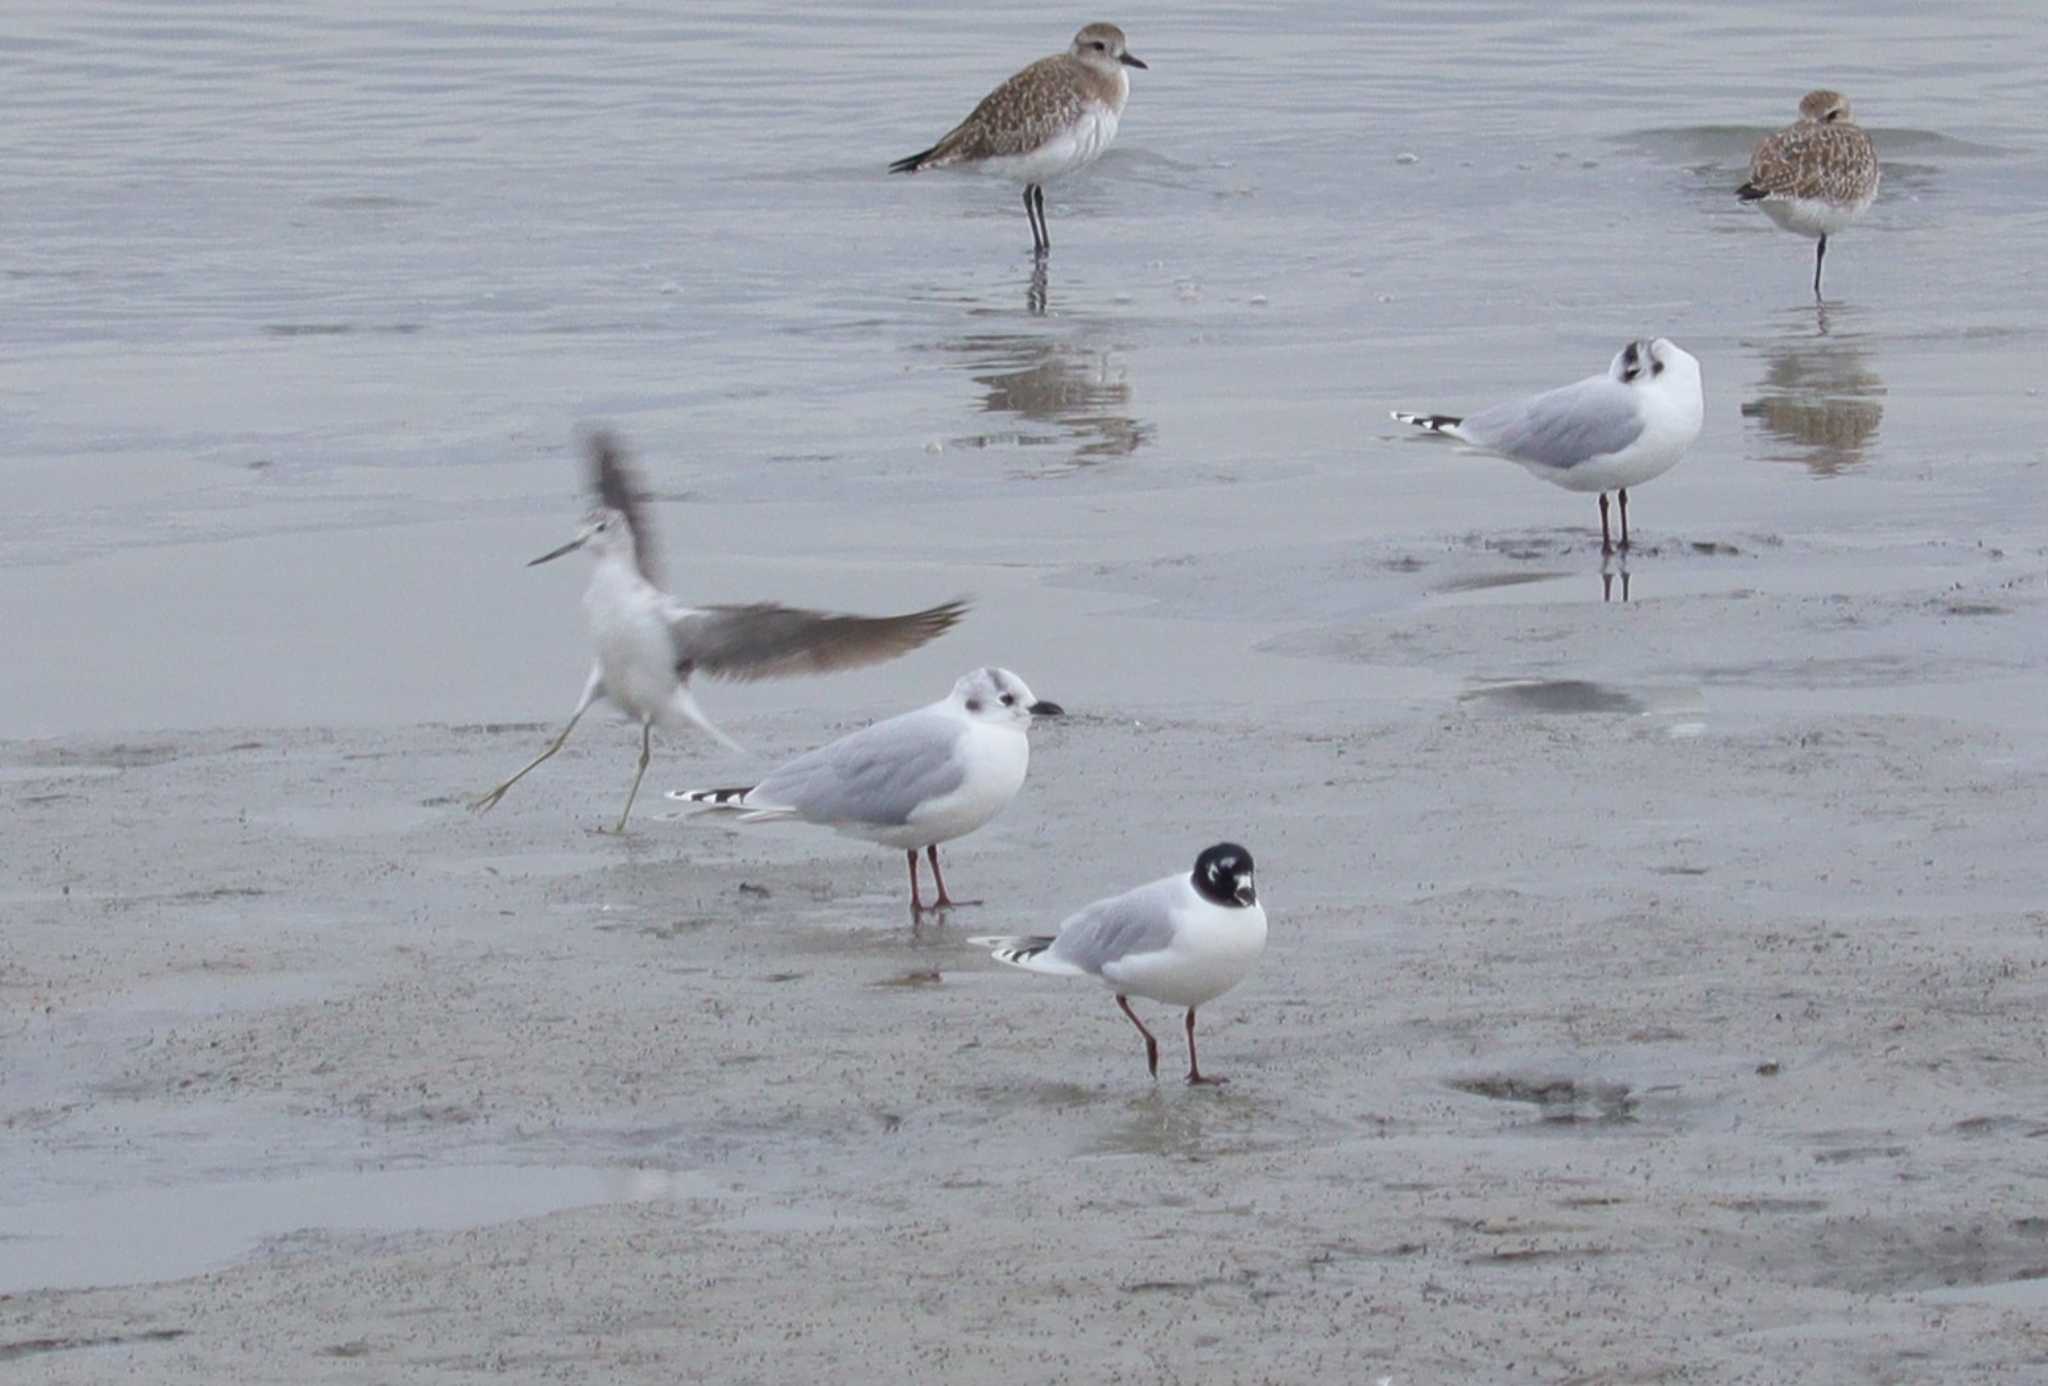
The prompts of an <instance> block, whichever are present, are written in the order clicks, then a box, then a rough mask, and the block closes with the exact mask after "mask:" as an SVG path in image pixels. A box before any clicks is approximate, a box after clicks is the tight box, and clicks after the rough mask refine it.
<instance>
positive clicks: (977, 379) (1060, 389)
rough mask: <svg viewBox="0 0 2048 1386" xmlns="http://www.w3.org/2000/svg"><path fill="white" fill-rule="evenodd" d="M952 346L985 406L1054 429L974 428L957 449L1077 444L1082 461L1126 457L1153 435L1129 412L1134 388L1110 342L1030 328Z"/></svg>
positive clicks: (957, 440)
mask: <svg viewBox="0 0 2048 1386" xmlns="http://www.w3.org/2000/svg"><path fill="white" fill-rule="evenodd" d="M948 349H949V350H952V351H954V352H957V353H959V354H960V355H961V356H963V357H965V358H966V360H967V363H968V368H969V369H970V370H972V371H973V372H974V383H975V384H977V385H980V386H982V387H984V390H985V393H984V394H983V396H982V402H981V408H982V412H984V413H988V414H1014V415H1016V416H1017V417H1018V418H1019V419H1022V420H1028V421H1030V422H1032V423H1037V424H1050V425H1053V426H1054V427H1053V428H1052V429H1050V430H1043V429H1041V430H1033V429H1029V428H1024V427H1020V428H1018V429H1017V430H1016V431H1014V432H1009V433H997V432H991V433H980V434H971V435H968V436H966V437H962V438H955V439H953V440H951V442H952V446H955V447H993V446H998V445H1001V444H1006V443H1014V444H1017V445H1019V446H1023V447H1042V446H1045V445H1047V444H1059V443H1072V444H1073V445H1074V452H1073V460H1074V461H1075V462H1076V463H1084V464H1085V463H1088V462H1094V461H1099V460H1101V459H1103V458H1107V457H1128V456H1129V455H1130V454H1132V453H1134V452H1136V451H1137V450H1138V449H1139V448H1141V447H1143V446H1144V445H1145V444H1146V443H1148V442H1150V441H1151V438H1152V428H1153V426H1152V425H1151V424H1149V423H1146V422H1144V421H1142V420H1139V419H1134V418H1132V417H1131V416H1130V414H1129V413H1128V412H1127V411H1128V410H1129V407H1130V403H1131V386H1130V382H1129V381H1128V380H1127V379H1126V378H1125V375H1124V368H1123V366H1122V365H1121V364H1119V363H1118V362H1116V361H1115V360H1114V359H1112V357H1111V354H1110V352H1109V351H1108V350H1107V349H1106V348H1098V347H1093V346H1088V345H1086V344H1083V343H1079V342H1068V341H1061V340H1058V339H1056V338H1049V337H1044V336H1040V335H1036V334H1028V333H1015V334H1006V333H987V334H982V335H978V336H973V337H966V338H962V339H961V340H959V341H957V342H954V343H951V344H949V348H948Z"/></svg>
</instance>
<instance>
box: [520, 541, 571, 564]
mask: <svg viewBox="0 0 2048 1386" xmlns="http://www.w3.org/2000/svg"><path fill="white" fill-rule="evenodd" d="M582 547H583V536H581V535H578V536H577V537H576V538H574V539H571V540H570V541H569V542H568V543H566V544H564V545H562V547H560V548H559V549H549V550H548V551H547V552H546V553H544V554H542V555H541V556H540V557H539V558H535V559H531V560H529V561H528V563H527V565H526V566H527V567H529V568H537V567H539V566H540V565H541V564H543V563H551V562H553V561H554V560H555V559H557V558H560V557H561V556H562V555H563V554H565V553H574V552H576V550H578V549H580V548H582Z"/></svg>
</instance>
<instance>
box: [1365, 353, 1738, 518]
mask: <svg viewBox="0 0 2048 1386" xmlns="http://www.w3.org/2000/svg"><path fill="white" fill-rule="evenodd" d="M1393 417H1394V418H1395V419H1397V420H1398V421H1400V422H1401V423H1406V424H1414V425H1415V426H1416V427H1417V428H1420V429H1423V430H1425V431H1426V432H1430V433H1442V434H1446V435H1448V436H1449V437H1452V438H1456V439H1458V440H1459V441H1460V442H1465V443H1470V444H1471V445H1472V446H1473V447H1476V448H1483V449H1485V450H1486V451H1487V452H1491V453H1494V454H1496V455H1498V456H1501V457H1505V458H1507V459H1508V460H1509V461H1510V462H1518V463H1520V464H1521V466H1522V468H1523V470H1525V471H1527V472H1529V473H1530V474H1531V475H1532V476H1539V477H1542V478H1543V479H1544V480H1545V481H1547V482H1549V483H1551V484H1552V485H1553V486H1562V487H1563V488H1564V489H1565V490H1567V491H1596V492H1598V493H1599V495H1600V548H1601V551H1602V552H1603V553H1612V552H1614V542H1613V539H1612V537H1611V534H1610V531H1609V529H1608V527H1607V493H1608V492H1609V491H1617V492H1619V493H1620V497H1621V547H1622V548H1624V549H1626V548H1627V547H1628V488H1629V487H1631V486H1639V485H1641V484H1642V483H1643V482H1645V481H1649V480H1650V479H1652V478H1653V477H1659V476H1662V475H1663V474H1664V473H1666V472H1668V471H1670V470H1671V469H1672V468H1673V467H1675V466H1677V465H1678V459H1679V458H1681V457H1683V456H1685V450H1686V449H1687V448H1689V447H1691V446H1692V443H1693V440H1694V439H1695V438H1697V437H1699V436H1700V424H1701V422H1702V421H1703V420H1704V418H1705V417H1706V408H1705V401H1704V398H1703V397H1702V395H1701V392H1700V363H1699V362H1698V361H1697V360H1695V359H1694V358H1693V357H1692V355H1691V354H1690V353H1688V352H1685V351H1681V350H1680V349H1679V348H1678V346H1677V345H1676V344H1675V343H1673V342H1672V341H1671V340H1670V339H1669V338H1666V337H1659V338H1657V339H1656V340H1655V341H1635V342H1630V343H1629V344H1628V345H1627V346H1625V347H1623V348H1622V349H1621V350H1620V351H1618V352H1616V353H1615V356H1614V359H1613V360H1612V361H1611V362H1609V363H1608V366H1607V369H1606V371H1605V372H1604V373H1602V374H1600V375H1594V376H1588V377H1587V378H1586V379H1584V380H1581V381H1578V382H1576V383H1575V384H1571V385H1561V386H1559V387H1558V388H1557V389H1555V390H1545V391H1544V392H1543V393H1542V394H1539V395H1530V396H1529V397H1528V398H1526V399H1518V400H1512V401H1510V402H1508V403H1506V404H1496V405H1494V406H1493V407H1491V408H1489V409H1482V410H1480V411H1479V412H1478V413H1477V414H1469V415H1467V416H1465V417H1463V418H1459V417H1458V416H1457V415H1454V414H1407V413H1403V412H1402V411H1400V410H1398V409H1396V410H1394V411H1393Z"/></svg>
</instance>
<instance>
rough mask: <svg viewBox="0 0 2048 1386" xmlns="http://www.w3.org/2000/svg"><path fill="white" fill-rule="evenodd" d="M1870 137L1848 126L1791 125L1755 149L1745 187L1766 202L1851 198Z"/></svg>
mask: <svg viewBox="0 0 2048 1386" xmlns="http://www.w3.org/2000/svg"><path fill="white" fill-rule="evenodd" d="M1869 143H1870V137H1869V136H1868V135H1866V134H1864V133H1863V131H1862V130H1860V129H1858V128H1857V127H1856V126H1853V125H1795V126H1793V127H1792V128H1791V129H1789V130H1781V131H1780V132H1778V133H1777V134H1775V135H1772V136H1771V137H1770V138H1768V139H1766V140H1764V141H1763V142H1762V143H1761V144H1759V145H1758V146H1757V147H1756V153H1754V154H1752V155H1751V156H1750V160H1749V186H1751V187H1753V188H1755V189H1757V191H1759V192H1761V193H1762V194H1763V195H1764V196H1766V197H1804V198H1813V199H1823V200H1828V201H1836V200H1846V199H1849V198H1852V197H1853V196H1854V195H1855V192H1856V188H1855V184H1856V174H1857V170H1858V169H1859V168H1861V167H1865V166H1867V164H1868V162H1869V159H1870V155H1869V152H1868V150H1867V148H1866V146H1868V144H1869Z"/></svg>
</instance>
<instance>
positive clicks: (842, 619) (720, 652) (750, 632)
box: [668, 598, 967, 679]
mask: <svg viewBox="0 0 2048 1386" xmlns="http://www.w3.org/2000/svg"><path fill="white" fill-rule="evenodd" d="M966 612H967V602H966V600H965V599H964V598H963V599H961V600H958V601H950V602H942V603H941V604H939V605H938V606H934V607H928V608H926V609H925V610H923V611H913V612H909V613H907V614H905V615H902V616H842V615H837V614H834V613H832V612H826V611H805V610H802V609H800V608H797V607H792V606H777V605H776V604H774V603H773V602H756V603H754V604H752V605H749V606H683V605H681V604H680V603H678V604H676V605H674V606H672V607H671V608H669V613H668V618H669V622H668V624H669V633H670V635H671V636H672V638H673V639H674V642H675V651H676V669H677V671H678V672H679V673H681V674H682V675H683V677H685V678H688V677H689V676H690V675H691V674H708V675H710V676H712V677H713V678H721V679H775V678H787V677H790V676H792V675H796V674H823V673H829V672H831V671H832V670H835V669H854V668H858V667H860V666H861V665H863V664H877V663H880V662H881V661H882V660H885V659H894V658H896V656H898V655H902V654H908V653H909V652H910V651H912V650H914V649H916V648H917V647H918V646H919V645H922V644H924V643H925V642H927V641H929V640H935V639H937V638H938V637H939V636H941V635H944V634H945V633H946V632H947V631H949V630H951V629H952V628H953V626H954V625H955V624H956V623H957V622H958V621H959V620H960V618H961V617H962V616H963V615H965V614H966Z"/></svg>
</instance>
